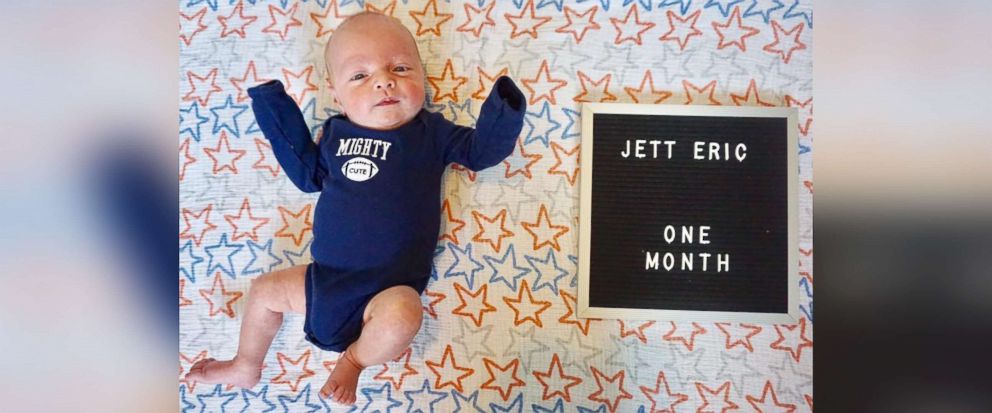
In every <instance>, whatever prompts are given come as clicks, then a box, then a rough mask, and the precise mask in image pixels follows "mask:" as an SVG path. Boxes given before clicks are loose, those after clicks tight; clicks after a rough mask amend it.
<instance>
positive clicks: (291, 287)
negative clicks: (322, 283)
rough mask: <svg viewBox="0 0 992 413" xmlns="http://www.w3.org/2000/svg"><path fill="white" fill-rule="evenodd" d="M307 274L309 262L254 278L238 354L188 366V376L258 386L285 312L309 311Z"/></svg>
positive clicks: (242, 324) (243, 385)
mask: <svg viewBox="0 0 992 413" xmlns="http://www.w3.org/2000/svg"><path fill="white" fill-rule="evenodd" d="M306 273H307V266H306V265H297V266H295V267H290V268H287V269H285V270H281V271H275V272H271V273H268V274H264V275H262V276H260V277H258V278H256V279H254V280H252V282H251V287H250V290H249V292H248V306H247V308H246V309H245V314H244V319H243V320H242V321H241V334H240V338H239V339H238V340H239V341H238V354H237V355H235V356H234V359H232V360H224V361H218V360H214V359H212V358H210V359H206V360H201V361H200V362H198V363H196V364H194V365H193V367H191V368H190V369H189V373H187V374H186V379H187V380H193V381H196V382H199V383H211V384H213V383H222V384H233V385H235V386H239V387H244V388H252V387H255V384H257V383H258V380H259V379H260V378H261V376H262V361H263V360H264V359H265V353H267V352H268V351H269V345H271V344H272V339H273V338H274V337H275V335H276V333H277V332H278V331H279V326H281V325H282V314H283V313H285V312H293V313H303V312H305V311H306V299H307V297H306V278H305V277H306Z"/></svg>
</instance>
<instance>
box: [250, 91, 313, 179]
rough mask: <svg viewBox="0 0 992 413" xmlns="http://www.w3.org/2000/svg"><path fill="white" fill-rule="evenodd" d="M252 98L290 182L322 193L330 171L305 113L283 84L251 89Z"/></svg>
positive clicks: (262, 125) (252, 103)
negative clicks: (308, 125)
mask: <svg viewBox="0 0 992 413" xmlns="http://www.w3.org/2000/svg"><path fill="white" fill-rule="evenodd" d="M248 96H250V97H251V109H252V111H253V112H254V113H255V121H256V122H258V128H259V129H261V130H262V134H264V135H265V138H266V139H268V140H269V142H270V143H271V144H272V152H273V153H274V154H275V156H276V159H277V160H278V161H279V165H281V166H282V169H283V170H285V171H286V175H287V176H289V179H290V180H291V181H293V184H295V185H296V186H297V187H298V188H300V190H302V191H303V192H318V191H320V190H321V188H323V181H324V179H325V178H326V177H327V168H326V167H325V165H323V163H322V162H321V159H320V150H319V149H318V147H317V144H315V143H314V142H313V138H312V137H311V135H310V129H309V128H308V127H307V124H306V122H305V121H304V120H303V113H302V112H300V108H299V107H298V106H297V105H296V102H295V101H293V99H292V98H290V97H289V95H287V94H286V91H285V89H284V88H283V85H282V82H279V81H278V80H272V81H269V82H266V83H263V84H261V85H258V86H255V87H251V88H248Z"/></svg>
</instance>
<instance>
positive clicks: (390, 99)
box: [376, 97, 400, 106]
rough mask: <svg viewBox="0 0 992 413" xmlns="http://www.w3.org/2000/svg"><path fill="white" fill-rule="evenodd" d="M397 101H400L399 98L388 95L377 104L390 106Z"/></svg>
mask: <svg viewBox="0 0 992 413" xmlns="http://www.w3.org/2000/svg"><path fill="white" fill-rule="evenodd" d="M397 103H400V101H399V99H396V98H394V97H387V98H383V99H382V100H380V101H379V103H377V104H376V106H389V105H395V104H397Z"/></svg>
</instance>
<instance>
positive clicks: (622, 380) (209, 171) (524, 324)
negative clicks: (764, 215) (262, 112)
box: [178, 0, 813, 412]
mask: <svg viewBox="0 0 992 413" xmlns="http://www.w3.org/2000/svg"><path fill="white" fill-rule="evenodd" d="M362 10H377V11H380V12H383V13H386V14H390V15H393V16H395V17H396V18H398V19H400V20H401V21H402V22H403V23H404V24H405V25H406V26H407V27H408V28H409V29H410V30H411V32H413V33H414V34H415V37H416V39H417V42H418V44H419V47H420V52H421V55H422V57H423V59H424V61H425V65H426V66H425V68H426V70H427V72H428V79H427V82H428V83H427V87H426V90H427V93H428V99H427V100H428V104H427V108H428V110H431V111H436V112H441V113H444V114H445V115H446V116H447V117H448V119H451V120H453V121H454V122H456V123H458V124H462V125H472V124H474V122H475V120H476V116H477V115H478V110H479V107H480V105H481V103H482V100H483V99H484V98H485V96H486V93H488V89H489V85H490V84H491V82H492V79H494V78H496V77H497V76H498V75H500V74H507V75H509V76H511V77H512V78H513V79H514V80H515V81H516V82H517V84H518V85H519V86H520V88H521V90H522V91H523V92H524V94H525V95H526V96H527V99H528V104H529V106H528V109H527V114H526V116H525V123H524V127H523V130H522V132H521V134H520V138H519V142H518V145H517V148H516V149H515V150H514V152H513V153H512V154H511V155H510V156H509V157H508V158H507V159H506V160H505V161H504V162H502V163H501V164H499V165H497V166H494V167H492V168H489V169H487V170H484V171H482V172H478V173H475V172H471V171H468V170H466V169H464V168H460V167H458V166H457V165H455V166H453V167H451V168H449V170H448V171H447V172H446V174H445V177H444V182H443V184H444V188H443V192H442V194H443V200H442V202H443V203H442V209H441V210H440V211H438V212H439V214H441V217H442V219H441V222H442V230H441V233H440V234H439V237H438V246H437V249H436V253H435V262H434V264H435V265H434V271H433V274H432V277H433V279H432V280H431V282H430V284H429V285H428V287H427V291H426V292H425V293H424V295H423V306H424V326H423V329H422V331H421V332H420V334H419V335H418V336H417V338H416V340H415V341H414V343H413V344H412V345H411V346H410V348H409V349H407V350H406V351H405V352H404V353H403V354H402V355H401V356H400V357H399V358H397V359H396V360H394V361H391V362H388V363H385V364H383V365H378V366H371V367H369V368H368V369H366V370H365V372H364V373H363V375H362V377H361V381H360V383H359V389H360V391H359V394H358V401H357V403H356V405H355V406H354V407H352V408H343V407H339V406H335V405H333V404H332V403H330V402H327V401H324V400H322V399H320V398H319V397H318V396H317V391H318V390H319V389H320V387H321V385H322V384H323V382H324V380H325V379H326V378H327V376H328V374H329V372H330V369H331V368H332V367H333V364H334V362H335V360H336V358H337V354H335V353H329V352H324V351H320V350H319V349H317V348H315V347H313V346H312V345H310V344H309V343H308V342H307V341H306V340H304V339H303V332H302V322H303V320H302V316H287V317H286V320H285V324H284V327H283V328H282V330H281V331H280V332H279V334H278V335H277V337H276V339H275V342H274V343H273V346H272V349H271V350H270V352H269V354H268V356H267V358H266V361H265V368H264V371H263V373H262V380H261V382H260V383H259V384H258V385H257V386H256V387H255V388H253V389H239V388H232V387H228V386H221V385H206V384H195V383H189V382H186V381H183V380H182V376H183V375H184V374H185V372H186V370H188V369H189V367H190V366H191V365H192V364H193V363H195V362H196V361H198V360H200V359H203V358H205V357H215V358H230V357H232V356H233V355H234V353H235V350H236V346H237V341H238V331H239V327H240V322H241V317H242V314H243V312H244V310H245V304H246V301H247V291H248V287H249V285H250V281H251V280H252V279H253V278H255V277H257V276H259V275H260V274H263V273H265V272H268V271H273V270H278V269H281V268H286V267H288V266H292V265H297V264H303V263H307V262H309V260H310V254H309V244H310V240H311V237H312V233H311V226H312V212H313V206H314V202H315V201H316V198H315V196H314V195H312V194H304V193H301V192H300V191H298V190H297V189H296V188H295V187H293V186H292V184H291V183H290V182H289V180H288V179H287V178H286V177H285V175H284V174H283V173H282V171H281V170H280V167H279V165H278V164H277V163H276V161H275V158H274V157H273V155H272V151H271V148H270V147H269V145H268V143H267V142H266V140H265V139H264V137H263V136H262V134H261V133H260V131H259V129H258V127H257V125H256V124H255V122H254V119H253V115H252V112H251V110H250V108H249V104H250V102H249V100H248V96H247V94H246V92H245V90H246V89H247V88H248V87H250V86H252V85H254V84H257V83H260V82H262V81H264V80H266V79H279V80H281V81H283V83H285V84H286V85H287V90H288V91H289V93H290V94H291V95H292V96H293V98H294V99H295V100H296V101H297V103H299V105H300V107H301V108H302V109H303V112H304V116H305V118H306V120H307V122H308V124H310V125H311V127H312V129H313V131H314V132H317V130H318V129H319V128H320V125H321V123H322V122H323V120H325V119H326V118H327V117H328V116H330V115H332V114H333V113H334V112H333V110H332V109H331V104H330V103H331V102H330V98H329V96H328V94H327V85H326V80H325V78H324V68H323V64H322V50H323V46H324V43H325V42H326V41H327V39H328V37H329V36H330V34H331V33H332V32H333V30H334V28H335V27H336V26H337V24H338V23H339V22H340V21H341V19H342V18H343V17H344V16H346V15H349V14H354V13H356V12H359V11H362ZM179 26H180V31H179V40H178V42H179V50H180V68H179V73H178V77H179V79H178V80H179V87H180V96H179V100H180V113H179V125H180V126H179V129H180V132H179V160H180V168H181V169H180V171H179V178H180V194H181V198H180V209H181V219H180V236H179V244H180V248H181V250H180V256H179V261H180V270H179V278H178V282H179V285H180V297H179V313H180V337H179V340H180V354H179V362H180V368H179V373H180V375H179V378H180V383H179V388H178V390H179V398H180V404H181V408H182V410H183V411H184V412H185V411H229V412H230V411H237V412H241V411H294V412H295V411H328V410H329V411H349V410H354V411H363V412H364V411H382V412H387V411H404V412H413V411H418V410H419V411H423V412H455V411H483V412H490V411H492V412H496V411H500V412H502V411H514V412H576V411H578V412H660V411H668V412H688V411H727V410H728V409H729V410H734V409H736V410H739V411H752V410H755V411H779V410H781V411H797V412H800V411H811V410H812V407H813V398H812V395H813V385H812V371H813V365H812V361H813V360H812V357H813V293H812V290H813V288H812V285H813V273H812V252H813V247H812V236H811V235H812V234H811V231H812V223H811V220H812V218H811V217H812V195H813V184H812V175H813V173H812V152H811V151H812V137H813V135H812V128H811V126H812V121H813V116H812V108H813V99H812V34H813V33H812V32H813V14H812V6H811V2H810V1H806V0H760V1H759V0H660V1H659V0H577V1H564V0H509V1H493V0H472V1H466V2H461V1H454V0H452V1H445V0H428V1H423V0H409V1H407V0H403V1H396V0H390V1H382V0H365V1H362V0H323V1H318V0H313V1H308V0H303V1H287V0H279V1H269V2H266V1H261V0H257V1H255V0H238V1H232V0H227V1H225V0H205V1H204V0H184V1H181V2H180V3H179ZM581 102H628V103H661V104H675V105H682V104H692V105H741V106H789V107H797V108H798V110H799V120H800V122H799V129H800V130H799V132H800V135H799V136H800V139H799V148H796V150H797V151H799V160H800V164H799V166H800V168H799V174H800V180H799V181H800V185H801V188H799V191H800V192H799V193H800V199H799V206H800V214H799V215H800V247H799V248H800V249H799V252H800V254H799V256H800V262H799V271H800V277H799V280H800V281H799V283H798V284H797V285H794V286H793V288H796V289H798V290H799V291H800V294H799V297H800V304H799V306H800V312H801V314H802V319H801V320H800V322H799V323H798V324H793V325H749V324H725V323H672V322H667V321H648V322H642V321H632V320H586V319H579V318H577V317H576V315H575V307H576V299H575V297H576V267H577V260H578V258H577V256H576V254H577V241H578V237H577V236H578V233H577V231H578V191H577V187H578V179H579V156H580V155H581V148H580V145H579V143H580V140H581V139H580V124H581V122H580V121H579V112H580V105H581Z"/></svg>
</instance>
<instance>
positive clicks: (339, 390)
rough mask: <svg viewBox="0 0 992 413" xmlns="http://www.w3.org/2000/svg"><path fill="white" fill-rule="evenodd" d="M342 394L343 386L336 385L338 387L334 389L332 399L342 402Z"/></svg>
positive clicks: (343, 393)
mask: <svg viewBox="0 0 992 413" xmlns="http://www.w3.org/2000/svg"><path fill="white" fill-rule="evenodd" d="M344 396H345V392H344V386H338V388H336V389H334V401H336V402H338V403H344Z"/></svg>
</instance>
